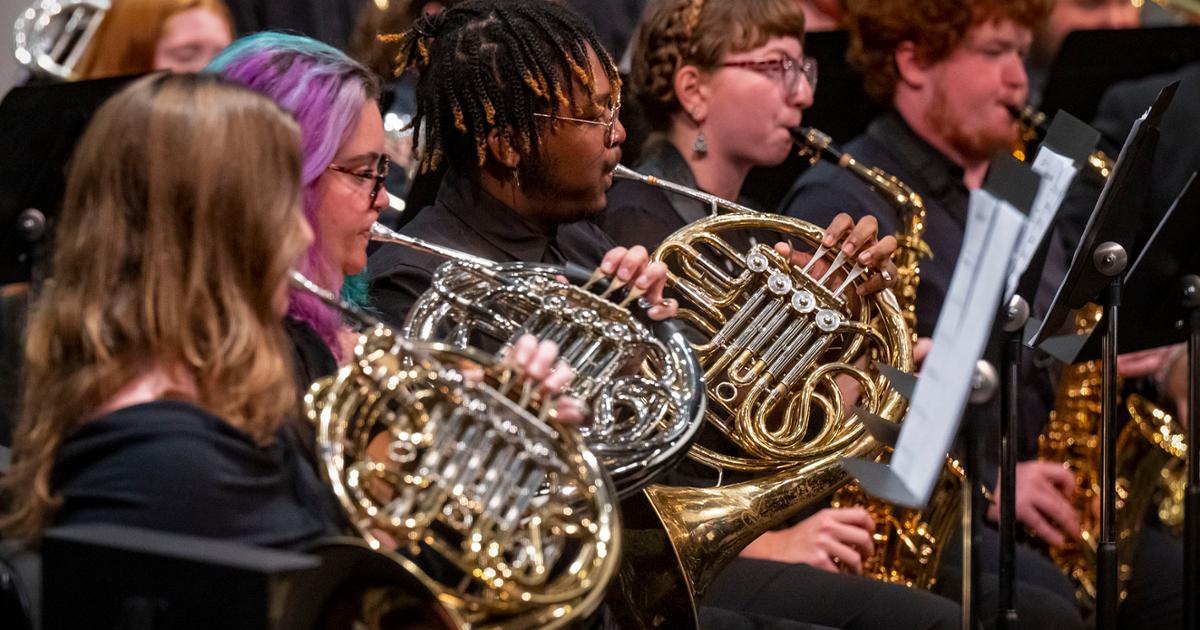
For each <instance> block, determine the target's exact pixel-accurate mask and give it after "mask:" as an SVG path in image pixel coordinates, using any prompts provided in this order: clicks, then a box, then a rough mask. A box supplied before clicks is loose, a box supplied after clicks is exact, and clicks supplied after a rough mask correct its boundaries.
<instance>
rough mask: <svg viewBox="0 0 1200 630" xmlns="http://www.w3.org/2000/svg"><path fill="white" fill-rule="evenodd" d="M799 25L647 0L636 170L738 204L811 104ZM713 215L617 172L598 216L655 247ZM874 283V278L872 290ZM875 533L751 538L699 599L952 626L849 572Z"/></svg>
mask: <svg viewBox="0 0 1200 630" xmlns="http://www.w3.org/2000/svg"><path fill="white" fill-rule="evenodd" d="M804 25H805V21H804V13H803V11H802V8H801V6H800V4H799V3H797V2H795V1H794V0H744V1H741V2H716V1H708V2H705V1H703V0H654V1H652V2H651V4H650V6H649V7H648V9H647V12H646V14H645V15H644V17H643V20H642V22H641V24H640V26H639V29H638V32H637V34H636V36H635V39H634V44H633V51H632V53H633V54H632V58H633V73H632V79H631V86H630V88H631V89H630V91H631V92H632V94H633V96H634V98H636V99H637V102H638V105H640V107H641V109H642V111H643V112H644V113H645V115H646V117H647V119H648V122H649V123H650V127H651V128H652V129H653V132H654V133H653V134H652V135H651V136H650V138H649V139H648V140H647V143H646V145H645V147H644V148H643V150H642V153H641V155H642V157H641V159H640V161H639V162H638V164H637V165H636V166H635V167H634V169H635V170H637V171H639V172H641V173H643V174H646V175H653V176H657V177H659V178H661V179H664V180H667V181H672V182H676V183H680V184H683V185H685V186H688V187H691V188H699V189H701V190H703V191H705V192H708V193H710V194H714V195H717V196H719V197H722V198H725V199H731V200H736V199H738V198H739V196H740V193H741V189H742V185H743V184H744V182H745V180H746V176H747V174H748V173H749V172H750V169H752V168H754V167H756V166H774V165H777V164H779V163H781V162H782V161H783V160H784V159H786V158H787V156H788V154H789V152H790V151H792V136H791V134H790V130H791V129H793V128H795V127H798V126H799V125H800V121H801V113H802V111H803V110H804V109H805V108H806V107H808V106H809V105H811V104H812V98H813V90H814V88H815V87H816V81H817V67H816V62H815V61H814V60H812V59H809V58H808V57H806V56H805V55H804V48H803V36H804ZM712 211H713V210H712V208H710V207H709V206H707V205H705V204H703V203H701V202H699V201H695V200H691V199H686V198H683V197H679V196H675V195H670V196H668V194H667V193H666V192H664V191H662V190H661V189H658V188H653V187H650V186H648V185H646V184H643V183H640V182H632V181H621V182H618V183H617V184H616V185H615V186H613V188H612V190H611V191H610V192H609V203H608V208H607V210H606V212H605V214H604V217H603V219H602V222H601V223H602V225H603V227H604V229H605V231H606V232H608V234H609V235H611V236H612V237H613V239H614V240H615V241H616V242H617V243H619V244H621V245H624V246H627V247H632V246H634V245H642V246H644V247H646V248H647V249H651V250H653V249H654V248H656V247H657V246H658V245H659V244H660V243H661V242H662V240H663V239H665V238H666V237H667V236H669V235H670V234H671V233H673V232H675V231H676V230H678V229H680V228H682V227H684V226H686V225H687V224H689V223H691V222H693V221H696V220H699V219H702V218H704V217H706V216H708V215H709V214H710V213H711V212H712ZM839 223H840V224H841V226H844V227H842V228H839V229H848V227H849V226H850V225H852V222H851V221H850V219H849V217H848V216H845V215H843V216H841V217H838V218H837V219H835V220H834V224H831V226H830V229H829V230H827V231H835V228H838V224H839ZM853 232H854V234H853V235H852V237H851V238H850V240H851V241H853V242H852V244H851V251H849V252H847V253H849V254H851V255H861V254H863V253H865V254H866V256H867V258H868V260H870V261H871V265H872V266H875V267H878V268H880V269H884V270H887V271H889V272H890V273H891V276H892V277H895V267H894V266H893V265H892V263H891V261H890V255H891V252H892V250H893V249H894V247H895V241H894V239H892V238H891V237H886V238H884V239H882V240H880V241H878V242H876V240H875V239H876V223H875V221H874V220H867V221H863V222H860V223H859V224H858V225H856V226H854V228H853ZM752 237H757V238H758V240H759V241H760V242H761V241H762V240H763V239H764V238H770V235H758V234H739V235H735V236H734V237H733V240H734V241H737V240H743V241H744V240H748V239H749V238H752ZM739 244H743V245H746V244H745V243H739ZM880 275H883V274H880ZM877 278H878V276H877ZM881 286H882V279H880V280H878V281H876V286H874V287H870V288H874V289H877V288H880V287H881ZM696 473H697V474H702V473H700V471H696ZM681 481H683V482H685V483H686V482H687V481H689V480H687V479H683V480H681ZM701 483H703V482H701ZM873 533H874V523H873V521H872V519H871V517H870V516H869V515H868V514H867V512H866V511H865V510H861V509H833V508H829V509H824V510H820V511H818V512H816V513H815V514H809V515H807V517H806V518H803V519H802V520H799V521H798V522H794V523H793V524H792V525H791V526H789V527H786V528H784V529H780V530H778V531H771V532H767V533H766V534H764V535H763V536H761V537H760V538H759V539H758V540H756V541H754V542H752V543H751V544H750V545H749V546H748V547H747V548H746V549H745V550H744V551H743V552H742V554H741V556H740V557H739V558H738V559H737V560H735V561H733V562H732V563H731V564H730V565H729V567H728V568H726V570H725V571H724V572H723V573H722V574H721V575H720V576H719V577H718V578H717V579H716V581H715V582H714V583H713V585H712V586H711V587H710V588H709V589H708V593H707V595H706V600H705V601H706V602H707V603H708V604H710V605H713V606H719V607H723V608H731V609H737V610H754V611H756V612H759V613H765V614H768V615H773V616H776V617H783V618H786V619H793V620H796V621H805V622H810V623H818V624H822V625H826V626H833V627H839V628H951V627H958V625H959V617H960V614H961V613H960V609H959V607H958V605H957V604H956V603H954V602H952V601H950V600H948V599H944V598H941V597H938V596H936V595H933V594H930V593H928V592H924V591H915V590H911V589H907V588H904V587H902V586H897V585H892V584H885V583H882V582H876V581H873V580H870V579H868V578H865V577H861V576H858V575H851V574H855V573H861V571H862V563H863V559H864V557H866V555H868V554H869V553H870V551H871V549H872V546H873V538H872V534H873Z"/></svg>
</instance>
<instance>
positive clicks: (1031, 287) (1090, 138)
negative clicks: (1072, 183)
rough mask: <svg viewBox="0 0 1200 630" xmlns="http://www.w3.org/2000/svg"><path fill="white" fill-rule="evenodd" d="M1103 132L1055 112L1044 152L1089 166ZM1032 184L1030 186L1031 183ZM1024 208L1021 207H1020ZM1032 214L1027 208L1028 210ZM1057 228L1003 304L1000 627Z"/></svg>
mask: <svg viewBox="0 0 1200 630" xmlns="http://www.w3.org/2000/svg"><path fill="white" fill-rule="evenodd" d="M1099 139H1100V134H1099V133H1098V132H1097V131H1096V130H1095V129H1092V128H1091V127H1089V126H1087V125H1086V124H1084V123H1083V122H1082V121H1080V120H1079V119H1077V118H1075V117H1074V116H1071V115H1070V114H1069V113H1067V112H1060V113H1059V114H1057V115H1055V117H1054V121H1053V122H1052V123H1051V124H1050V128H1049V131H1048V132H1047V134H1046V139H1045V141H1043V143H1042V150H1050V151H1053V152H1055V153H1056V154H1058V155H1061V156H1063V157H1067V158H1070V159H1071V160H1072V161H1073V162H1074V163H1075V166H1076V168H1085V167H1086V166H1087V157H1088V155H1089V154H1090V153H1091V152H1092V150H1093V149H1095V147H1096V143H1097V142H1098V141H1099ZM1010 161H1011V157H1009V156H1004V157H1003V158H1001V159H999V160H997V161H995V162H994V164H995V167H994V168H1000V169H1006V168H1011V167H1009V166H1007V165H1008V164H1009V163H1010ZM1023 176H1024V177H1033V178H1034V179H1033V180H1032V181H1031V182H1030V183H1028V184H1026V185H1025V186H1026V189H1027V190H1028V189H1031V190H1029V193H1028V196H1029V198H1028V199H1027V200H1026V199H1022V201H1023V202H1026V203H1027V204H1028V205H1026V206H1025V209H1028V207H1029V206H1031V205H1032V203H1033V198H1032V197H1033V195H1034V194H1035V193H1036V192H1037V191H1038V185H1037V181H1036V175H1034V174H1033V173H1032V172H1028V174H1027V175H1023ZM1030 184H1032V185H1030ZM1018 207H1022V206H1018ZM1027 213H1028V212H1027ZM1053 235H1054V230H1053V229H1052V228H1051V229H1047V230H1046V232H1045V233H1044V234H1043V235H1042V238H1041V241H1040V243H1039V245H1038V247H1037V252H1038V253H1037V254H1036V255H1035V256H1034V257H1033V259H1032V260H1031V263H1030V265H1029V267H1028V268H1026V269H1025V271H1024V272H1023V273H1022V275H1021V280H1020V281H1019V282H1018V283H1017V287H1016V291H1015V293H1014V294H1013V296H1012V298H1011V299H1010V300H1009V301H1008V303H1007V304H1002V305H1001V307H1000V314H999V316H998V317H997V323H998V325H999V330H998V331H997V333H998V335H997V338H998V339H999V341H1000V351H999V355H1000V474H999V479H998V483H997V486H998V488H999V492H1000V506H999V507H1000V510H999V512H1000V519H999V523H998V530H999V534H1000V549H999V565H1000V566H999V576H998V577H999V593H998V598H997V599H998V603H997V612H996V627H997V628H1000V630H1016V628H1017V627H1018V619H1017V608H1016V602H1015V593H1016V566H1015V558H1016V535H1017V516H1016V512H1017V508H1016V492H1017V474H1016V471H1017V440H1016V436H1017V435H1018V422H1019V415H1020V414H1019V401H1018V397H1019V392H1020V372H1021V353H1022V346H1023V343H1022V341H1023V337H1024V334H1025V329H1026V326H1027V324H1028V322H1029V319H1030V315H1031V313H1032V307H1031V305H1032V304H1033V301H1034V298H1035V297H1036V295H1037V289H1038V285H1039V284H1040V283H1041V278H1042V267H1043V265H1044V263H1045V256H1046V253H1047V250H1048V249H1049V245H1050V241H1051V239H1053V238H1054V236H1053Z"/></svg>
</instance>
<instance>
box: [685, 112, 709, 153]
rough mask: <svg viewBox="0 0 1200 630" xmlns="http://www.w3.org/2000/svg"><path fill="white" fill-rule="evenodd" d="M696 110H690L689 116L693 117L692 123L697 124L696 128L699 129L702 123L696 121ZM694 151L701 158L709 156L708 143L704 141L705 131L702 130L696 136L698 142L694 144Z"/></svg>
mask: <svg viewBox="0 0 1200 630" xmlns="http://www.w3.org/2000/svg"><path fill="white" fill-rule="evenodd" d="M696 109H697V108H695V107H693V108H692V109H690V110H688V115H690V116H691V117H692V121H693V122H695V123H696V127H699V126H700V121H699V120H696ZM692 150H693V151H695V152H696V154H697V155H699V156H700V157H704V156H705V155H707V154H708V141H707V140H705V139H704V130H703V129H700V130H699V133H697V134H696V141H695V142H693V143H692Z"/></svg>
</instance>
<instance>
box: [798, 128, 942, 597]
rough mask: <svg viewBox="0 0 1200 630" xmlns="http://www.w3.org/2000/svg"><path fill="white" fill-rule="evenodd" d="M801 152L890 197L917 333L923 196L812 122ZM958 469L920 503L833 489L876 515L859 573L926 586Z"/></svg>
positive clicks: (801, 136) (903, 286) (924, 249)
mask: <svg viewBox="0 0 1200 630" xmlns="http://www.w3.org/2000/svg"><path fill="white" fill-rule="evenodd" d="M794 136H795V138H796V143H797V144H798V145H799V146H800V154H801V155H802V156H805V157H808V158H809V160H810V164H815V163H816V161H817V160H819V159H821V158H825V159H827V160H829V161H831V162H833V163H834V164H836V165H837V166H838V167H840V168H844V169H846V170H847V171H849V172H850V173H852V174H854V175H855V176H856V177H858V178H859V179H860V180H862V181H863V183H865V184H866V185H867V186H868V187H870V188H871V189H872V190H874V191H875V192H876V193H878V194H879V195H880V197H882V198H883V200H884V201H885V202H886V203H888V204H889V205H891V206H892V207H893V208H894V209H895V211H896V216H897V218H899V220H900V225H901V231H900V232H899V233H897V234H896V235H895V236H896V242H897V247H896V253H895V254H893V255H892V260H893V261H895V263H896V266H897V268H898V269H899V275H898V277H897V278H896V287H895V289H894V291H895V292H896V299H897V301H898V302H899V303H900V308H901V309H902V311H903V313H904V317H905V322H906V323H907V324H908V326H909V328H910V329H911V330H912V331H913V339H914V341H915V340H916V326H917V287H918V285H919V284H920V281H921V271H920V262H921V259H923V258H932V257H933V253H932V252H931V250H930V249H929V245H928V244H927V243H926V242H925V241H924V240H922V238H921V237H922V235H923V234H924V233H925V202H924V201H923V200H922V199H921V196H920V195H918V194H917V193H916V192H915V191H913V190H912V189H911V188H909V186H908V185H907V184H905V183H904V182H902V181H900V180H899V179H898V178H896V177H895V176H893V175H889V174H888V173H885V172H884V171H882V170H881V169H879V168H878V167H874V166H866V165H864V164H862V163H860V162H859V161H858V160H856V159H855V158H854V156H852V155H850V154H848V153H846V152H845V151H842V150H840V149H839V148H837V147H835V146H834V144H833V140H832V138H830V137H829V136H828V135H826V134H824V133H822V132H820V131H819V130H817V129H813V128H807V129H801V130H799V131H798V132H797V133H796V134H794ZM963 482H964V473H963V470H962V467H961V466H960V465H959V463H958V462H956V461H954V460H950V459H948V460H947V464H946V469H945V470H944V471H943V473H942V477H941V479H940V480H939V481H938V485H937V487H936V488H935V489H934V492H933V494H932V495H931V498H930V501H929V505H927V506H926V507H925V509H924V510H914V509H911V508H904V507H900V506H896V505H892V504H890V503H888V502H886V501H881V500H879V499H876V498H874V497H871V496H869V495H868V494H867V493H866V492H865V491H863V489H862V486H860V485H859V484H858V483H857V482H850V483H848V484H846V485H845V486H842V487H841V488H839V489H838V490H837V491H836V492H834V494H833V499H832V501H831V504H832V505H833V507H862V508H864V509H866V510H867V512H868V513H869V514H870V515H871V518H872V519H873V520H874V521H875V534H874V542H875V552H874V553H873V554H872V555H871V556H869V557H867V558H865V559H864V562H863V575H865V576H867V577H870V578H874V579H877V580H882V581H885V582H891V583H893V584H903V585H905V586H910V587H917V588H925V589H928V588H931V587H933V585H934V583H935V582H936V579H937V572H938V566H939V560H940V558H941V555H942V551H943V550H944V548H945V544H946V541H948V540H949V539H950V537H951V535H952V534H953V533H954V529H955V528H956V527H957V525H958V519H959V514H960V508H961V506H962V485H963Z"/></svg>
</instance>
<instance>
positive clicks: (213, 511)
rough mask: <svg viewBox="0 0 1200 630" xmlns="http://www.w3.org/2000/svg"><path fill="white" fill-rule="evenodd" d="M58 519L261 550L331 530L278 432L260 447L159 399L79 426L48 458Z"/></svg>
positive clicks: (311, 483)
mask: <svg viewBox="0 0 1200 630" xmlns="http://www.w3.org/2000/svg"><path fill="white" fill-rule="evenodd" d="M53 486H54V489H55V491H56V492H59V493H61V495H62V499H63V503H62V508H61V510H60V511H59V512H58V516H57V521H56V524H57V525H70V524H76V523H114V524H119V525H130V526H134V527H145V528H148V529H157V530H163V531H168V532H174V533H179V534H189V535H193V536H205V537H211V538H221V539H225V540H232V541H238V542H244V543H249V544H254V545H263V546H268V547H280V548H297V547H302V546H304V545H306V544H308V543H311V542H313V541H315V540H317V539H318V538H320V537H322V536H326V535H331V534H335V533H336V531H337V523H338V517H337V510H336V508H335V503H334V499H333V496H332V494H331V493H330V492H329V491H328V490H327V489H326V487H325V486H324V485H323V484H322V483H321V482H320V481H319V480H318V479H317V477H316V473H315V472H314V471H313V470H312V467H311V466H309V465H308V463H307V462H305V461H304V460H303V457H302V456H301V455H300V454H299V453H298V452H297V447H296V445H295V444H294V442H293V441H292V438H291V437H290V435H289V434H288V433H287V432H285V431H281V432H280V433H279V434H278V437H277V439H276V440H275V441H274V442H272V443H271V444H270V445H269V446H266V447H260V446H258V445H257V444H255V443H254V441H253V440H251V439H250V437H249V436H247V435H246V434H245V433H242V432H241V431H239V430H237V429H235V428H234V427H233V426H231V425H230V424H229V423H227V422H225V421H224V420H222V419H220V418H218V417H216V416H214V415H212V414H210V413H208V412H207V411H204V410H203V409H200V408H199V407H196V406H194V405H191V404H188V403H184V402H179V401H170V400H160V401H155V402H150V403H145V404H140V405H134V406H131V407H126V408H124V409H119V410H117V411H114V412H113V413H111V414H108V415H106V416H103V417H101V418H97V419H95V420H91V421H89V422H86V423H85V424H83V425H82V426H80V427H79V429H78V430H76V431H75V432H74V433H72V434H71V435H70V436H68V437H67V439H66V440H65V441H64V442H63V444H62V447H61V448H60V449H59V452H58V457H57V458H56V460H55V465H54V474H53Z"/></svg>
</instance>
